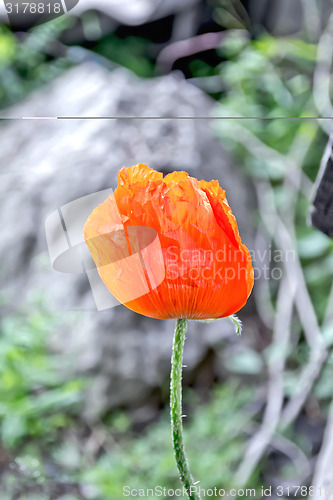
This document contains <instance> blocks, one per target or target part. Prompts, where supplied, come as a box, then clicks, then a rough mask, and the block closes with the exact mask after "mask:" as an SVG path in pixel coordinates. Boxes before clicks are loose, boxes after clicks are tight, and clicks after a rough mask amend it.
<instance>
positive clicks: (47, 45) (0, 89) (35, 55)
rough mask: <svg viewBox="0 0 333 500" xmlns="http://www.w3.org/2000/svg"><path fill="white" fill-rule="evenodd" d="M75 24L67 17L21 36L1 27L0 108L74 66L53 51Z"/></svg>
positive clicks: (14, 101)
mask: <svg viewBox="0 0 333 500" xmlns="http://www.w3.org/2000/svg"><path fill="white" fill-rule="evenodd" d="M72 22H73V21H72V19H71V17H69V16H63V17H59V18H57V19H54V20H53V21H50V22H48V23H46V24H43V25H41V26H38V27H36V28H33V29H31V30H30V31H29V32H28V33H27V34H24V33H20V35H15V34H14V33H12V32H11V31H10V29H9V28H7V27H6V26H4V25H0V108H3V107H6V106H8V105H10V104H14V103H16V102H17V101H18V100H20V99H22V98H23V97H24V96H25V95H27V94H28V93H29V92H31V91H32V90H34V89H35V88H37V87H39V86H40V85H42V84H44V83H47V82H48V81H50V80H52V79H53V78H55V77H57V76H58V75H60V74H61V73H62V72H63V71H64V70H65V69H67V68H69V67H70V66H71V63H70V62H69V61H68V60H67V59H66V58H65V57H62V56H61V57H55V58H54V57H53V54H54V52H53V51H54V41H55V40H57V39H58V38H59V36H60V34H61V33H62V32H63V31H65V30H66V29H67V28H68V27H70V26H71V24H72ZM52 47H53V49H52Z"/></svg>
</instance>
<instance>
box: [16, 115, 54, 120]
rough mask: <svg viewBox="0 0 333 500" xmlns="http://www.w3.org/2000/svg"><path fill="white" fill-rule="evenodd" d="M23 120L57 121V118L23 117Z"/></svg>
mask: <svg viewBox="0 0 333 500" xmlns="http://www.w3.org/2000/svg"><path fill="white" fill-rule="evenodd" d="M22 120H57V117H56V116H22Z"/></svg>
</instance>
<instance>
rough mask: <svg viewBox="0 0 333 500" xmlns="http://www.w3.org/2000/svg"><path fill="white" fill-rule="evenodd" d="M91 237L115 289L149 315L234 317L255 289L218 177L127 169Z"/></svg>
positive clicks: (87, 234)
mask: <svg viewBox="0 0 333 500" xmlns="http://www.w3.org/2000/svg"><path fill="white" fill-rule="evenodd" d="M84 238H85V241H86V243H87V245H88V247H89V249H90V252H91V255H92V257H93V259H94V261H95V264H96V266H97V268H98V272H99V275H100V277H101V279H102V280H103V282H104V283H105V285H106V286H107V288H108V289H109V290H110V292H111V293H112V294H113V295H114V296H115V297H116V298H117V299H118V300H119V301H120V302H122V303H123V304H125V305H126V306H127V307H128V308H129V309H132V310H133V311H135V312H137V313H140V314H143V315H145V316H149V317H152V318H158V319H168V318H189V319H207V318H222V317H225V316H230V315H231V314H234V313H236V312H237V311H238V310H239V309H241V308H242V307H243V306H244V304H245V303H246V301H247V298H248V296H249V294H250V292H251V290H252V287H253V268H252V262H251V257H250V254H249V251H248V249H247V248H246V246H245V245H243V244H242V242H241V238H240V236H239V232H238V227H237V222H236V219H235V217H234V215H233V214H232V211H231V208H230V206H229V205H228V202H227V199H226V196H225V191H223V189H222V188H221V187H220V186H219V183H218V181H211V182H206V181H204V180H201V181H198V180H197V179H195V178H193V177H190V176H189V175H188V174H187V173H186V172H173V173H172V174H169V175H167V176H166V177H164V178H163V174H162V173H160V172H156V171H155V170H152V169H150V168H148V167H147V166H146V165H143V164H138V165H134V166H132V167H130V168H125V167H124V168H122V169H121V170H120V172H119V174H118V187H117V188H116V190H115V192H114V193H113V194H112V195H111V196H110V197H109V198H108V199H107V200H105V202H104V203H102V204H101V205H99V206H98V207H97V208H95V210H94V211H93V212H92V214H91V215H90V217H89V218H88V220H87V222H86V224H85V227H84Z"/></svg>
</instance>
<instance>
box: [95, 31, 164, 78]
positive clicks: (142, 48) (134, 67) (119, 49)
mask: <svg viewBox="0 0 333 500" xmlns="http://www.w3.org/2000/svg"><path fill="white" fill-rule="evenodd" d="M149 45H150V42H149V40H146V39H144V38H138V37H134V36H129V37H126V38H119V37H117V36H116V35H115V34H111V35H109V36H108V37H106V38H104V39H102V40H101V41H100V42H98V43H97V45H96V47H95V48H94V51H95V52H97V53H98V54H100V55H102V56H104V57H106V58H107V59H110V60H111V61H113V62H114V63H116V64H119V65H120V66H124V67H125V68H128V69H130V70H131V71H133V73H135V74H137V75H138V76H141V77H143V78H149V77H152V76H154V74H155V70H154V66H153V63H152V61H151V60H150V59H149V57H148V47H149Z"/></svg>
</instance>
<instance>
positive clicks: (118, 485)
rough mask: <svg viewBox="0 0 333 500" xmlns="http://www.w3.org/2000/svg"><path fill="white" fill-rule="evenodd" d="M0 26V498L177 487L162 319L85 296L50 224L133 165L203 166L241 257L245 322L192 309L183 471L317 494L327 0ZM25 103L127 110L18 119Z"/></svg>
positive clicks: (327, 259) (330, 303)
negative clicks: (316, 212) (52, 249)
mask: <svg viewBox="0 0 333 500" xmlns="http://www.w3.org/2000/svg"><path fill="white" fill-rule="evenodd" d="M1 23H2V24H1V25H0V107H1V118H2V119H1V123H0V144H1V147H0V175H1V183H0V206H1V211H0V225H1V243H0V257H1V266H0V279H1V290H2V291H1V297H0V298H1V327H0V483H1V486H0V491H1V494H0V498H1V500H14V499H18V500H106V499H107V500H108V499H112V500H118V499H121V498H122V497H123V495H122V488H123V486H125V485H129V486H131V487H132V488H153V487H155V486H157V485H160V486H163V487H164V486H165V487H167V488H178V487H180V482H179V479H178V476H177V471H176V466H175V463H174V457H173V452H172V447H171V436H170V428H169V422H168V401H169V370H170V357H171V345H172V336H173V328H174V322H173V321H163V322H160V321H157V320H152V319H148V318H144V317H141V316H138V315H136V314H134V313H132V312H131V311H129V310H127V309H126V308H125V307H123V306H119V307H114V308H112V309H108V310H105V311H102V312H97V310H96V307H95V304H94V301H93V297H92V293H91V289H90V286H89V283H88V280H87V277H86V275H84V274H83V273H82V274H74V273H73V274H72V273H70V272H67V273H66V272H63V273H61V272H56V271H55V270H53V269H52V266H51V263H50V259H49V255H48V251H47V244H46V239H45V230H44V223H45V219H46V217H47V216H48V215H49V214H51V213H52V212H53V211H55V210H57V209H58V208H60V207H62V206H63V205H65V204H66V203H69V202H71V201H73V200H75V199H77V198H79V197H82V196H85V195H88V194H91V193H94V192H97V191H99V190H102V189H107V188H114V187H115V186H116V183H117V172H118V170H119V168H121V167H122V166H123V165H126V166H130V165H132V164H135V163H138V162H142V163H147V164H148V165H149V166H150V167H152V168H155V169H157V170H161V171H163V172H164V173H168V172H171V171H173V170H186V171H188V172H189V173H190V174H191V175H193V176H195V177H197V178H199V179H201V178H205V179H206V180H210V179H213V178H214V179H218V180H219V181H220V183H221V184H222V186H223V188H224V189H226V192H227V196H228V200H229V203H230V205H231V207H232V209H233V211H234V213H235V215H236V216H237V220H238V224H239V228H240V233H241V236H242V239H243V241H244V243H246V244H247V246H248V247H249V248H250V250H251V254H252V257H253V264H254V268H255V277H256V281H255V286H254V290H253V293H252V295H251V297H250V299H249V301H248V304H247V305H246V307H245V308H244V309H243V310H242V311H241V312H240V314H239V316H240V318H241V319H242V321H243V324H244V333H243V336H242V337H241V338H239V337H238V336H236V335H235V333H234V330H233V326H232V324H231V323H230V322H229V321H228V320H221V321H216V322H214V323H211V324H205V323H199V322H194V321H193V322H190V323H189V331H188V335H187V342H186V346H185V364H186V365H187V368H186V369H185V370H184V380H183V383H184V413H185V414H186V415H188V417H187V418H186V419H184V426H185V440H186V443H187V451H188V456H189V459H190V463H191V467H192V472H193V475H194V477H195V478H196V479H198V480H200V486H201V487H202V488H214V487H215V486H216V487H217V488H224V489H225V490H226V491H228V490H229V489H230V488H255V489H256V497H257V498H260V497H261V496H262V495H261V487H262V486H264V487H265V488H269V487H272V492H271V496H272V497H273V498H278V497H281V496H283V497H287V496H290V495H291V496H296V497H300V496H303V497H304V496H308V494H309V492H310V493H312V496H315V497H316V498H317V497H318V498H319V497H321V496H322V495H321V494H319V487H320V486H321V487H322V488H323V487H325V486H327V487H329V486H330V490H328V491H327V492H326V493H327V494H325V498H326V499H327V498H333V483H332V472H331V464H332V463H333V407H332V403H331V401H332V396H333V358H332V345H333V287H332V283H333V279H332V278H333V243H332V239H331V238H329V236H327V235H325V234H323V233H322V232H320V231H319V230H317V229H315V228H312V227H311V225H310V222H309V219H310V217H309V213H310V211H311V205H312V201H313V198H314V195H315V190H316V187H315V181H316V178H317V176H318V172H319V166H320V163H321V160H322V157H323V155H324V151H325V147H326V143H327V141H328V136H329V135H330V133H331V131H332V123H331V121H330V120H329V119H327V117H330V116H331V115H332V83H331V82H332V80H331V73H332V69H331V62H332V61H331V59H332V55H333V54H332V52H333V3H332V1H331V0H326V1H325V0H294V1H292V2H291V1H289V0H279V1H278V0H243V1H240V0H211V1H209V0H207V1H203V0H186V1H185V0H182V2H176V1H174V0H141V1H138V0H136V1H134V0H126V1H123V2H120V1H116V0H94V1H92V0H81V1H80V2H79V3H78V5H77V6H76V7H75V8H73V9H72V10H71V12H70V13H68V14H66V15H64V16H62V17H58V18H56V19H53V20H52V21H50V22H47V23H45V24H40V25H38V26H31V25H29V23H25V22H24V20H22V22H21V24H20V23H16V24H15V26H13V25H12V27H10V25H9V23H8V18H7V16H6V15H5V13H2V18H1ZM34 116H44V117H48V116H49V117H52V116H62V117H70V116H71V117H80V116H81V117H82V116H85V117H89V116H90V117H92V116H111V117H112V116H117V117H122V118H121V119H108V120H107V119H106V120H71V119H63V120H57V121H55V120H29V119H26V120H21V119H20V118H21V117H26V118H29V117H34ZM154 116H155V117H164V118H165V119H163V120H156V119H155V120H154V119H148V118H147V117H154ZM131 117H132V118H131ZM133 117H146V118H145V119H134V118H133ZM170 117H174V118H170ZM177 117H178V118H180V119H176V118H177ZM181 117H183V118H181ZM185 117H186V118H185ZM223 117H228V118H225V119H223ZM309 117H321V118H322V117H325V118H326V119H309ZM302 118H305V119H302ZM330 168H332V167H330ZM326 232H327V231H326ZM295 485H298V486H304V487H309V486H311V485H313V487H314V488H313V490H309V489H307V488H306V489H305V490H304V489H303V490H301V489H299V490H298V491H296V490H295V489H293V487H294V486H295ZM278 486H283V488H284V489H283V491H282V495H281V490H279V489H277V487H278ZM288 487H289V488H290V490H288V489H287V488H288ZM239 496H242V495H241V494H240V495H239ZM252 496H253V495H252Z"/></svg>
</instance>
